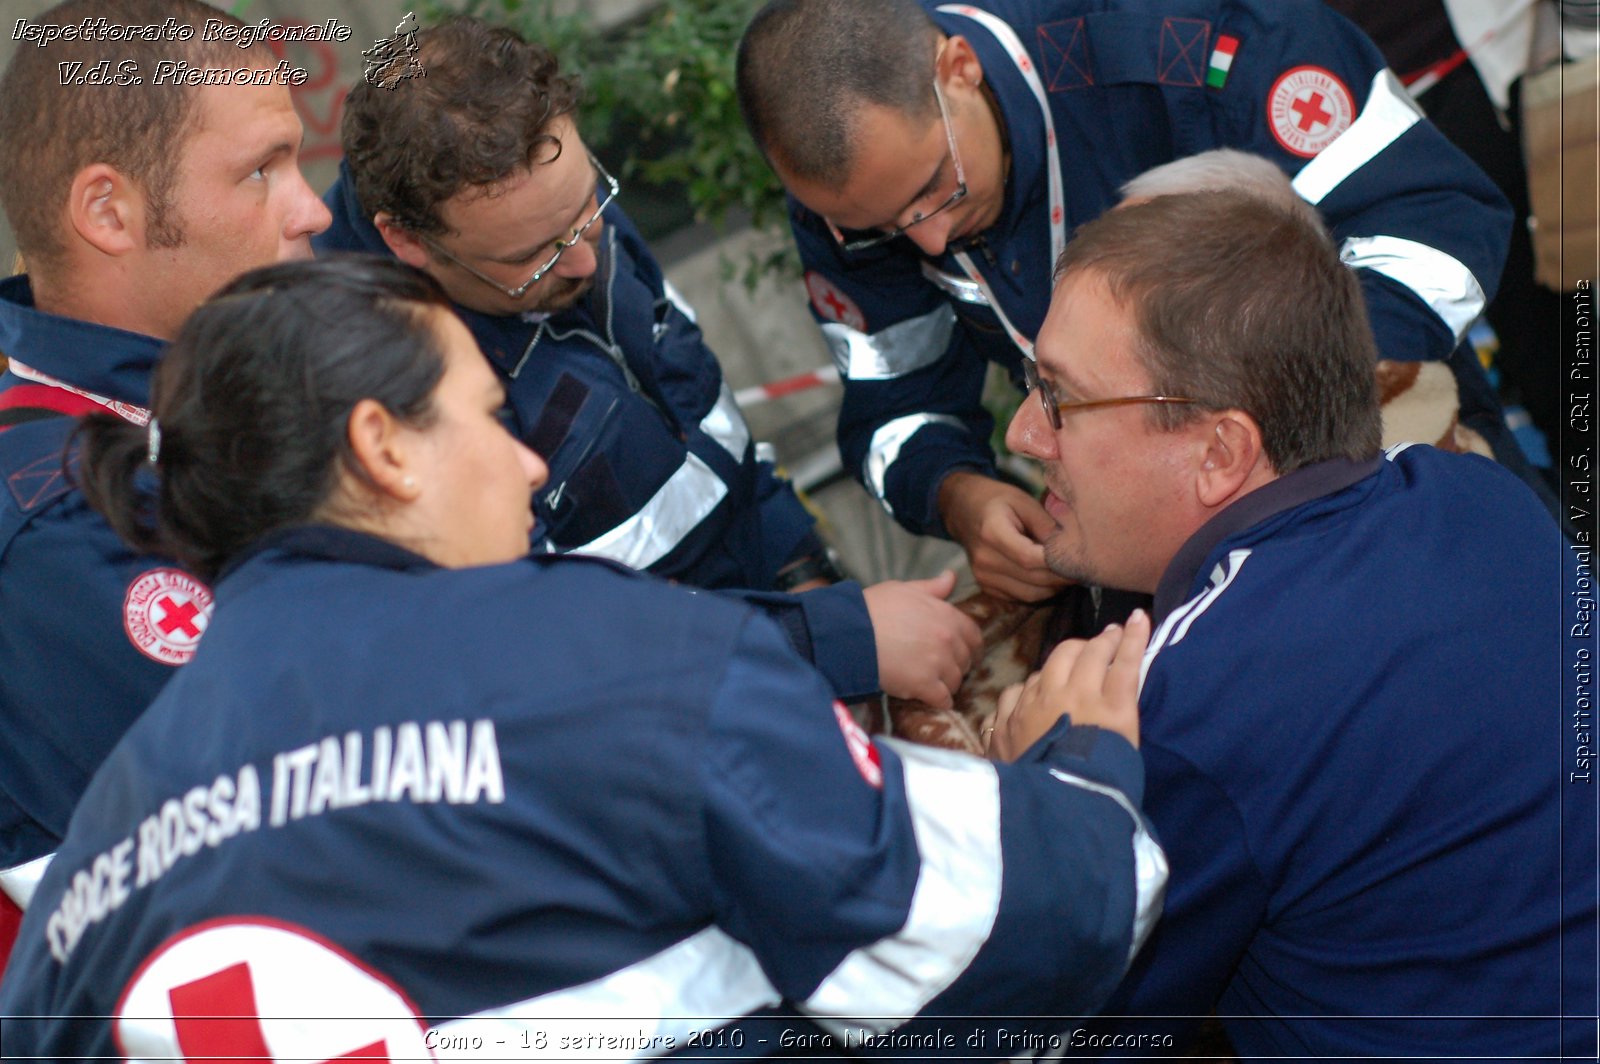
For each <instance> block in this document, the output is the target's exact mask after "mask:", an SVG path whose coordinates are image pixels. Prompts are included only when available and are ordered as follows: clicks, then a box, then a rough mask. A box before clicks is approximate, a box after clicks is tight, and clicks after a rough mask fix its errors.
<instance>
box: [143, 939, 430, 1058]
mask: <svg viewBox="0 0 1600 1064" xmlns="http://www.w3.org/2000/svg"><path fill="white" fill-rule="evenodd" d="M115 1024H116V1027H115V1035H116V1040H117V1046H118V1048H119V1049H121V1051H122V1053H123V1055H124V1056H126V1057H127V1058H128V1059H130V1060H173V1059H177V1060H226V1061H245V1060H252V1061H257V1062H260V1064H271V1062H273V1061H280V1060H281V1061H289V1060H295V1061H307V1062H318V1061H338V1060H381V1061H402V1060H432V1059H434V1054H433V1051H432V1050H431V1049H429V1048H428V1045H427V1042H426V1028H425V1026H424V1024H423V1022H422V1020H421V1019H419V1018H418V1015H417V1010H416V1008H415V1007H414V1006H413V1005H412V1003H411V1002H410V1000H409V999H408V998H407V997H406V995H405V994H404V993H403V992H402V991H401V990H400V989H399V988H397V987H395V986H394V985H393V984H392V983H391V982H390V981H389V980H388V979H386V978H384V977H383V976H381V975H379V974H377V973H376V972H373V971H372V970H371V969H369V968H367V967H366V966H365V965H364V964H362V963H361V962H360V961H358V960H357V959H355V958H354V957H352V956H350V955H349V954H348V953H346V952H345V951H344V950H342V949H340V948H339V947H338V946H337V945H335V944H333V943H331V942H329V941H327V940H326V939H324V938H322V937H321V936H319V935H317V934H315V933H314V932H312V931H309V930H307V929H306V928H303V927H298V926H296V925H294V924H289V923H284V922H282V921H277V920H269V919H266V918H263V917H256V918H228V919H221V920H211V921H207V922H205V923H202V924H198V925H196V926H194V927H191V928H189V929H188V930H186V931H182V932H180V933H178V934H177V935H174V936H173V937H172V938H170V939H168V940H167V941H166V942H165V943H163V944H162V945H161V946H160V947H159V948H158V949H157V950H156V951H155V953H153V954H151V956H150V957H149V959H148V960H146V961H145V962H144V964H143V965H141V966H140V968H139V970H138V971H137V972H135V973H134V975H133V978H132V979H131V980H129V982H128V986H127V987H126V988H125V989H124V990H123V992H122V999H121V1001H120V1002H118V1004H117V1011H116V1015H115Z"/></svg>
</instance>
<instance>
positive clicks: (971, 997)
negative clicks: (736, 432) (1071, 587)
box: [0, 528, 1165, 1060]
mask: <svg viewBox="0 0 1600 1064" xmlns="http://www.w3.org/2000/svg"><path fill="white" fill-rule="evenodd" d="M373 603H382V604H383V608H382V609H378V610H375V609H374V608H373ZM420 616H427V617H430V618H433V619H434V623H430V624H428V625H418V623H417V620H416V619H417V618H418V617H420ZM619 646H620V647H625V648H627V650H626V653H618V652H617V648H618V647H619ZM1141 780H1142V769H1141V766H1140V764H1139V759H1138V755H1137V753H1136V752H1135V751H1134V750H1133V748H1132V747H1131V746H1129V745H1128V744H1127V743H1126V742H1125V741H1124V740H1123V739H1121V738H1120V737H1118V736H1115V735H1112V734H1110V733H1107V732H1103V731H1100V730H1099V729H1095V728H1073V727H1069V726H1067V725H1066V724H1064V723H1063V724H1059V725H1057V727H1056V728H1055V729H1054V730H1052V731H1051V732H1050V733H1049V734H1048V735H1047V736H1046V737H1045V738H1044V739H1042V740H1041V741H1040V742H1039V743H1038V744H1036V745H1035V747H1034V748H1033V749H1031V750H1030V751H1029V752H1028V753H1027V754H1026V755H1025V756H1024V757H1023V758H1022V759H1021V761H1019V763H1017V764H1015V765H1000V766H996V765H993V764H991V763H989V762H987V761H983V760H981V759H978V758H973V757H969V756H966V755H961V754H954V753H951V752H948V751H936V750H930V749H926V748H917V747H908V746H903V745H899V744H897V743H895V742H894V741H892V740H890V741H880V742H878V743H873V742H871V741H869V740H868V739H867V737H866V736H865V735H864V734H863V733H861V731H860V730H859V729H858V728H856V727H855V725H854V723H853V722H852V721H851V720H850V718H849V714H848V713H847V712H846V711H845V710H844V708H843V706H841V705H839V704H838V703H836V702H834V701H833V700H832V697H831V694H830V692H829V691H828V689H827V686H826V684H825V683H824V682H823V681H822V679H821V678H820V677H819V676H818V675H817V674H816V673H815V672H813V671H812V669H811V668H810V667H809V666H807V665H805V664H804V663H803V662H802V661H800V659H799V658H798V657H796V656H795V654H794V652H793V649H792V648H791V647H790V646H789V645H788V644H787V643H786V642H785V640H784V639H783V637H782V636H781V635H780V633H779V631H778V630H777V629H776V628H775V627H774V626H773V625H772V624H771V622H769V621H768V620H767V619H766V618H764V617H762V616H761V615H760V614H759V613H757V612H755V611H752V610H750V609H748V608H746V607H744V606H742V605H740V604H738V603H735V602H731V601H728V600H726V599H723V598H722V597H720V596H712V595H698V596H692V595H690V594H687V593H685V592H684V591H683V590H681V589H677V588H672V587H669V586H667V585H664V584H662V583H660V582H657V581H650V580H645V579H641V578H639V577H638V576H636V575H635V574H633V573H630V572H627V571H624V570H621V569H620V568H619V567H616V566H613V565H610V564H609V563H605V562H600V561H595V560H590V559H583V558H576V557H549V556H541V557H538V558H534V559H528V560H524V561H520V562H516V563H513V564H508V565H498V566H488V567H482V568H477V569H468V570H444V569H440V568H438V567H436V566H434V565H433V564H431V563H430V562H428V561H426V560H425V559H423V558H420V557H417V556H416V555H413V554H410V553H409V552H407V551H404V550H402V549H400V548H398V547H396V546H393V545H391V544H389V543H386V542H384V541H382V540H377V539H373V538H371V537H368V536H364V535H361V534H358V533H354V532H349V531H346V530H341V529H329V528H303V529H295V530H290V531H288V532H286V533H280V534H277V535H275V536H273V537H269V539H268V541H266V542H265V543H263V544H261V545H259V546H258V548H257V549H256V551H255V553H254V554H253V556H251V557H249V558H248V559H246V560H244V561H243V563H242V564H240V565H239V566H238V567H237V568H235V569H233V570H232V571H231V572H230V573H228V574H226V575H225V576H224V577H223V578H222V580H221V582H220V584H219V586H218V607H217V611H216V614H215V618H214V621H213V623H212V625H211V628H210V630H209V631H208V632H207V634H206V638H205V640H204V641H203V643H202V644H201V646H200V649H199V651H198V653H197V654H196V656H195V659H194V661H193V662H191V663H190V664H189V665H187V666H185V667H184V668H183V669H182V670H181V671H180V672H179V673H178V674H177V676H176V677H175V678H174V680H173V682H172V683H171V684H169V685H168V687H167V688H166V690H165V691H164V692H163V693H162V695H161V697H160V698H159V699H158V700H157V702H156V703H155V704H154V705H153V706H151V708H150V709H149V710H148V711H147V712H146V713H145V714H144V716H143V717H142V718H141V719H140V720H139V722H138V723H137V724H135V726H134V727H133V728H132V729H131V730H130V731H129V732H128V734H127V737H126V738H125V740H124V741H123V742H122V744H121V745H120V746H119V747H118V748H117V750H116V751H115V752H114V753H113V755H112V756H111V758H110V759H109V760H108V761H107V762H106V764H105V766H104V767H103V769H102V770H101V772H100V773H99V774H98V775H97V776H96V778H95V780H94V783H93V784H92V786H91V788H90V790H89V793H88V794H86V795H85V797H84V800H83V803H82V804H81V805H80V807H79V811H78V813H77V815H76V816H75V817H74V819H73V823H72V829H71V831H70V833H69V837H68V839H67V841H66V843H65V844H64V845H63V847H62V848H61V850H60V852H59V853H58V855H57V857H56V860H55V861H54V862H53V863H52V865H51V868H50V870H49V872H48V873H47V874H46V877H45V880H44V882H43V883H42V884H41V886H40V888H39V892H38V895H37V897H36V898H35V901H34V904H33V906H32V907H31V908H30V910H29V912H28V916H27V919H26V921H25V923H24V925H23V928H22V933H21V937H20V939H19V941H18V945H17V950H16V952H15V953H14V954H13V957H12V970H11V972H10V973H9V974H8V976H7V978H6V980H5V983H4V985H3V986H0V1014H5V1015H8V1016H23V1017H29V1016H32V1017H46V1016H56V1017H62V1019H58V1020H53V1021H52V1020H39V1021H33V1020H27V1019H21V1020H19V1019H8V1020H7V1021H6V1036H5V1037H6V1052H7V1053H8V1054H15V1055H21V1056H30V1055H40V1056H49V1057H76V1056H80V1055H85V1056H87V1055H102V1054H103V1055H107V1056H111V1055H126V1056H129V1057H134V1058H152V1057H161V1056H176V1055H187V1056H189V1057H190V1058H191V1059H192V1058H195V1057H196V1056H199V1055H203V1054H208V1053H209V1054H222V1055H234V1056H240V1057H243V1056H246V1055H254V1054H259V1053H260V1052H261V1047H263V1046H265V1047H266V1049H267V1051H268V1052H267V1055H270V1056H277V1057H279V1058H282V1057H288V1056H293V1057H299V1058H304V1059H316V1060H323V1059H331V1058H337V1057H339V1056H340V1055H341V1054H351V1055H361V1056H379V1057H384V1058H386V1059H401V1058H402V1057H407V1058H409V1057H424V1056H426V1055H427V1054H426V1051H425V1049H424V1048H423V1043H424V1042H425V1041H426V1040H427V1039H430V1038H431V1039H432V1040H433V1043H434V1044H438V1042H439V1041H440V1039H442V1038H466V1039H470V1038H472V1037H479V1038H482V1039H484V1041H485V1043H486V1044H487V1045H488V1046H489V1047H490V1048H491V1050H492V1048H493V1046H494V1045H495V1041H494V1040H495V1039H497V1038H504V1039H506V1041H505V1042H503V1043H501V1044H503V1045H506V1046H507V1047H508V1048H511V1049H515V1050H519V1051H520V1049H521V1047H522V1042H521V1038H522V1036H523V1034H524V1033H525V1032H526V1033H528V1034H529V1035H530V1042H531V1041H533V1039H535V1038H537V1037H538V1036H539V1034H540V1033H541V1032H542V1033H543V1035H544V1036H545V1038H546V1040H547V1044H546V1045H545V1046H543V1047H534V1046H530V1048H547V1049H548V1053H546V1054H543V1055H547V1056H552V1057H555V1058H559V1059H571V1058H572V1057H574V1056H579V1055H582V1054H576V1053H564V1052H561V1051H560V1046H559V1045H558V1040H559V1039H560V1038H564V1037H578V1038H583V1037H592V1036H596V1035H600V1036H605V1035H608V1034H609V1035H615V1036H618V1037H622V1036H627V1037H629V1038H634V1037H636V1036H639V1035H641V1034H643V1035H645V1036H647V1037H648V1038H651V1039H657V1040H658V1041H656V1042H654V1043H653V1045H654V1046H655V1048H656V1050H657V1052H659V1050H660V1049H661V1048H671V1049H681V1048H685V1047H689V1048H691V1049H693V1048H696V1047H693V1046H689V1043H688V1039H689V1037H690V1035H691V1034H692V1033H693V1032H696V1031H704V1030H705V1029H707V1028H715V1027H720V1026H721V1025H723V1024H725V1023H727V1022H729V1021H731V1020H737V1019H738V1018H739V1017H741V1016H744V1015H745V1014H747V1013H749V1012H752V1011H754V1010H759V1009H762V1008H766V1007H770V1006H772V1005H775V1004H777V1003H778V1002H779V1001H780V999H788V1000H789V1001H791V1002H793V1003H795V1005H797V1006H798V1008H799V1009H800V1010H801V1011H802V1012H803V1013H805V1014H808V1015H810V1016H811V1017H813V1018H814V1019H815V1020H816V1021H817V1023H818V1024H820V1025H822V1027H824V1028H831V1029H832V1030H833V1031H835V1032H836V1033H840V1032H842V1030H843V1029H844V1027H845V1026H846V1025H848V1027H849V1029H850V1030H851V1031H852V1032H860V1031H862V1030H866V1031H868V1032H872V1033H879V1032H883V1031H885V1030H886V1029H888V1028H889V1027H892V1026H894V1025H896V1024H898V1023H899V1022H900V1021H902V1020H905V1019H908V1018H910V1017H913V1016H916V1015H918V1014H926V1015H928V1016H940V1015H943V1016H983V1015H1006V1014H1016V1013H1019V1012H1047V1013H1076V1012H1079V1011H1082V1010H1084V1009H1087V1008H1092V1007H1093V1006H1094V1005H1096V1004H1097V1003H1098V1002H1099V1001H1101V1000H1102V999H1103V998H1104V996H1105V995H1106V994H1107V993H1109V991H1110V990H1111V988H1112V987H1113V986H1114V985H1115V984H1116V981H1117V979H1118V978H1119V977H1120V976H1121V974H1122V972H1123V971H1124V970H1125V967H1126V964H1127V961H1128V959H1129V956H1130V954H1131V952H1132V951H1133V950H1134V949H1135V948H1136V946H1137V943H1138V941H1140V940H1142V937H1143V935H1144V933H1145V932H1146V931H1147V929H1148V926H1149V923H1150V922H1151V921H1152V920H1153V919H1154V917H1155V915H1156V912H1157V911H1158V910H1159V906H1160V894H1161V889H1162V884H1163V881H1164V878H1165V865H1164V861H1163V859H1162V857H1161V851H1160V850H1159V848H1157V847H1156V846H1155V844H1154V843H1153V842H1152V841H1151V840H1150V837H1149V836H1148V834H1146V833H1145V830H1144V827H1143V825H1142V822H1141V819H1140V817H1139V815H1138V813H1137V810H1136V803H1137V801H1138V798H1139V793H1140V787H1141ZM175 1014H177V1015H180V1016H194V1015H200V1016H214V1015H224V1016H227V1015H233V1016H237V1015H245V1016H260V1017H261V1019H260V1020H259V1021H246V1022H244V1023H240V1024H237V1025H228V1024H217V1023H215V1022H207V1021H206V1020H204V1019H201V1020H195V1019H181V1020H179V1021H178V1022H176V1023H174V1022H173V1021H172V1017H173V1016H174V1015H175ZM74 1016H77V1017H90V1016H99V1017H109V1018H110V1019H109V1020H107V1021H103V1022H93V1021H90V1020H85V1019H77V1020H73V1019H66V1017H74ZM317 1017H335V1018H341V1019H340V1020H338V1021H331V1020H330V1021H326V1022H321V1023H318V1022H317V1021H316V1018H317ZM350 1017H360V1018H361V1019H358V1020H354V1021H352V1020H350V1019H349V1018H350ZM419 1017H421V1018H425V1019H419ZM584 1017H588V1019H585V1018H584ZM854 1017H861V1019H859V1020H856V1019H853V1018H854ZM562 1021H566V1022H565V1023H563V1022H562ZM424 1026H427V1027H428V1028H431V1029H432V1033H431V1034H426V1035H425V1034H424V1031H423V1028H424ZM939 1026H940V1025H936V1024H933V1023H932V1022H931V1021H929V1022H927V1023H921V1024H920V1025H919V1023H918V1022H916V1021H914V1022H913V1023H912V1024H911V1026H909V1027H908V1028H906V1029H905V1030H906V1031H907V1032H908V1033H914V1032H917V1031H919V1030H921V1031H924V1032H931V1033H937V1030H938V1028H939ZM943 1026H945V1027H949V1026H950V1025H948V1024H946V1025H943ZM991 1026H993V1025H992V1024H988V1023H986V1022H985V1021H982V1020H973V1021H969V1022H966V1023H964V1024H963V1025H961V1026H960V1028H959V1030H960V1032H961V1035H962V1038H961V1040H960V1041H959V1042H957V1043H955V1044H954V1045H953V1046H952V1047H950V1048H948V1049H946V1050H945V1052H946V1053H947V1054H953V1055H960V1056H962V1057H965V1058H968V1059H970V1057H971V1055H972V1054H973V1050H972V1048H971V1046H972V1044H973V1043H969V1042H967V1041H966V1040H965V1036H966V1035H967V1034H968V1033H969V1032H972V1031H975V1030H976V1029H977V1028H980V1027H991ZM812 1029H813V1030H818V1029H819V1028H812ZM951 1029H956V1028H951ZM758 1030H759V1029H758V1028H757V1027H754V1026H751V1027H746V1026H744V1025H742V1024H740V1025H736V1026H735V1027H734V1028H733V1029H732V1030H730V1031H728V1032H725V1033H724V1035H723V1036H721V1041H720V1044H721V1045H723V1046H725V1047H732V1048H736V1049H741V1050H742V1051H743V1052H744V1053H745V1054H746V1055H752V1056H763V1055H768V1054H770V1053H772V1052H774V1051H775V1050H777V1049H779V1048H780V1046H779V1045H778V1043H777V1041H776V1035H777V1034H778V1032H772V1033H773V1035H774V1038H773V1039H771V1040H769V1042H768V1043H767V1044H765V1045H762V1044H761V1043H759V1041H758V1038H759V1037H762V1035H760V1034H758ZM925 1036H926V1035H925ZM660 1039H671V1041H668V1042H663V1041H659V1040H660ZM736 1040H738V1041H740V1042H742V1045H736V1044H735V1041H736ZM835 1044H836V1045H837V1044H838V1043H837V1041H836V1043H835ZM987 1044H988V1046H989V1047H991V1052H993V1047H995V1041H994V1039H993V1038H992V1037H990V1039H989V1041H988V1043H987ZM636 1048H637V1047H633V1046H628V1045H620V1046H617V1047H615V1049H617V1050H620V1051H613V1052H610V1053H606V1054H605V1056H606V1057H607V1059H633V1058H638V1057H644V1056H654V1055H657V1052H637V1051H633V1050H635V1049H636ZM358 1049H364V1050H366V1051H365V1052H362V1053H359V1054H355V1053H353V1051H354V1050H358ZM491 1055H494V1056H529V1057H530V1059H531V1055H530V1054H527V1053H522V1052H508V1053H494V1052H491ZM996 1055H1002V1054H996Z"/></svg>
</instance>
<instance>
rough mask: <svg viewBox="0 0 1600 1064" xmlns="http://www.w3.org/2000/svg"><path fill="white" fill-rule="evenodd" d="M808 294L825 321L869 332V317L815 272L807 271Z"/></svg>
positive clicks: (831, 283) (830, 282)
mask: <svg viewBox="0 0 1600 1064" xmlns="http://www.w3.org/2000/svg"><path fill="white" fill-rule="evenodd" d="M806 292H807V293H808V294H809V295H810V296H811V305H812V306H813V307H815V308H817V313H818V314H819V315H821V316H822V319H823V320H824V321H836V322H839V323H840V324H841V325H848V326H850V328H852V329H855V330H857V331H858V332H866V331H867V317H866V315H865V314H862V313H861V308H860V307H858V306H856V304H855V300H853V299H851V298H850V297H849V296H847V295H845V294H844V293H843V292H841V291H840V290H839V287H838V285H835V284H834V283H833V282H832V281H830V280H828V279H827V278H826V277H824V276H822V274H820V273H818V272H817V271H815V270H807V271H806Z"/></svg>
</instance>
